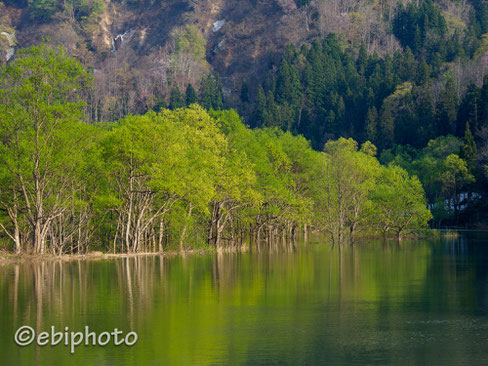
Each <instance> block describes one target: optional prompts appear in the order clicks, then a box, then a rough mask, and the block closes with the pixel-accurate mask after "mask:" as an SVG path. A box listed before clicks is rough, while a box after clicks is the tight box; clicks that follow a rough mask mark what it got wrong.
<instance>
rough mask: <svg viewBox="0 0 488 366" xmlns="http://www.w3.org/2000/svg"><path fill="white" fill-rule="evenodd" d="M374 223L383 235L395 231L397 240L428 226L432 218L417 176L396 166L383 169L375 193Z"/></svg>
mask: <svg viewBox="0 0 488 366" xmlns="http://www.w3.org/2000/svg"><path fill="white" fill-rule="evenodd" d="M372 201H373V205H374V215H373V219H374V221H375V222H376V223H377V225H378V229H379V230H380V231H382V232H383V233H385V235H386V233H387V232H388V231H390V230H391V231H393V232H394V233H395V234H396V236H397V238H398V239H401V237H402V236H403V235H404V234H405V233H408V232H409V231H412V230H418V229H419V228H422V227H425V226H427V223H428V222H429V221H430V220H431V219H432V214H431V213H430V211H429V210H428V209H427V207H426V203H427V201H426V199H425V193H424V190H423V188H422V184H421V183H420V181H419V180H418V178H417V177H416V176H413V177H409V175H408V173H407V172H406V171H405V170H404V169H402V168H400V167H397V166H394V165H391V166H389V167H387V168H383V169H382V173H381V176H380V178H379V180H378V183H377V185H376V186H375V189H374V191H373V192H372Z"/></svg>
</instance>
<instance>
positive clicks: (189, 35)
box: [174, 25, 207, 60]
mask: <svg viewBox="0 0 488 366" xmlns="http://www.w3.org/2000/svg"><path fill="white" fill-rule="evenodd" d="M174 38H175V54H176V55H181V54H183V53H187V54H190V55H192V56H193V57H194V58H195V59H196V60H204V59H205V47H206V44H207V42H206V41H205V38H204V37H203V35H202V33H201V32H200V31H199V30H198V28H197V26H196V25H186V26H185V27H184V28H183V29H181V30H179V31H177V32H175V34H174Z"/></svg>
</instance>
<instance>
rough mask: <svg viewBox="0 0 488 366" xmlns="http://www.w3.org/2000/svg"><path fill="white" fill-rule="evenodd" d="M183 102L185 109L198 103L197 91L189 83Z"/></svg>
mask: <svg viewBox="0 0 488 366" xmlns="http://www.w3.org/2000/svg"><path fill="white" fill-rule="evenodd" d="M185 101H186V106H187V107H188V106H189V105H190V104H194V103H198V95H197V91H196V90H195V88H194V87H193V85H191V84H190V83H188V86H187V87H186V93H185Z"/></svg>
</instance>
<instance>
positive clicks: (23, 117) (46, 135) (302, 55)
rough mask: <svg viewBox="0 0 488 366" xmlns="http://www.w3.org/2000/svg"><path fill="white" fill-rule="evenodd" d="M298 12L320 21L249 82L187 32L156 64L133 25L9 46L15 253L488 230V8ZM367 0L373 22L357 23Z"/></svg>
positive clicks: (7, 229)
mask: <svg viewBox="0 0 488 366" xmlns="http://www.w3.org/2000/svg"><path fill="white" fill-rule="evenodd" d="M295 3H296V9H295V10H289V13H288V14H290V15H289V16H290V17H292V15H291V14H294V15H293V16H297V17H298V16H301V15H303V14H306V15H307V19H310V22H311V23H310V32H312V31H313V24H315V23H314V21H315V20H316V22H317V24H318V25H319V30H320V34H321V35H322V36H321V37H318V36H315V35H314V36H313V37H312V36H310V37H309V39H308V40H307V41H304V42H298V41H296V42H293V43H290V44H288V46H286V47H283V50H282V52H281V53H279V56H278V57H275V58H274V59H273V58H270V59H268V60H267V62H269V64H266V65H264V66H263V70H265V72H264V74H263V75H258V76H256V75H257V74H256V75H252V77H250V78H249V79H248V78H246V77H245V75H244V76H243V77H241V74H237V73H236V74H235V75H232V76H231V77H229V76H227V77H221V75H220V73H219V72H217V71H216V69H215V68H213V66H212V65H211V64H210V63H209V62H210V61H211V57H213V56H211V55H212V54H214V53H215V52H217V51H216V49H215V47H214V48H212V50H211V52H210V51H209V44H208V42H209V39H210V38H209V36H208V34H205V33H204V32H203V31H202V30H201V28H199V27H198V25H196V24H186V25H184V26H182V27H177V28H175V30H174V31H173V32H172V33H171V41H170V42H169V43H168V44H167V45H165V46H164V47H159V49H158V51H157V55H156V56H154V55H152V56H151V55H148V56H138V57H137V58H136V54H135V53H134V52H135V51H134V50H133V49H132V48H131V46H130V41H124V39H126V38H127V39H130V37H132V36H133V33H131V31H127V32H128V33H127V32H126V33H121V34H119V35H118V36H117V37H115V38H114V39H113V41H112V43H111V47H112V48H111V50H110V52H109V53H103V52H98V51H96V45H95V44H94V43H93V44H91V45H89V47H88V48H83V47H81V46H79V47H78V46H76V47H77V48H76V49H73V48H72V47H71V48H70V47H67V48H62V47H58V46H54V45H53V43H56V42H52V41H50V40H49V39H46V40H45V41H46V42H45V43H42V45H41V46H33V47H30V48H27V49H19V50H17V49H15V48H11V50H12V52H14V51H15V55H14V56H13V58H12V59H11V60H10V61H8V62H5V63H3V65H2V66H1V72H0V83H1V84H2V85H1V86H0V89H1V90H0V97H1V100H0V103H1V106H0V108H1V110H0V124H1V130H0V138H1V143H2V144H1V149H2V150H1V163H2V165H1V169H2V171H1V175H0V179H1V180H2V181H1V182H0V186H1V191H0V229H1V233H0V235H1V238H2V240H3V241H4V242H5V243H7V244H5V245H7V247H9V248H10V247H11V248H12V250H14V251H16V252H24V251H33V252H36V253H43V252H46V251H50V252H53V253H66V252H69V253H83V252H86V251H87V250H88V249H89V248H90V249H92V250H95V249H99V250H103V251H111V252H137V251H162V250H165V249H167V248H178V249H180V250H184V249H185V248H196V247H200V246H205V245H207V246H208V245H210V246H213V247H238V246H240V245H242V244H243V243H261V242H263V241H267V242H273V241H277V240H278V239H279V240H282V241H284V242H286V241H287V240H290V239H292V238H295V236H296V235H298V234H300V235H303V234H305V235H306V233H308V231H311V230H312V231H318V230H319V231H322V232H325V233H327V235H328V236H329V237H330V238H331V240H332V241H333V242H342V241H345V240H349V241H354V240H356V239H357V238H358V237H361V236H364V235H383V236H395V237H397V238H402V237H403V236H406V235H408V234H409V233H410V232H416V231H418V230H419V229H420V228H424V227H427V226H430V227H434V228H453V227H454V228H456V227H467V228H483V227H486V223H487V222H488V200H486V196H487V194H488V76H487V75H486V65H487V60H488V59H487V53H488V38H487V34H488V5H487V4H486V3H485V2H483V1H477V0H473V1H470V2H469V3H465V4H464V3H463V4H457V3H450V2H441V1H431V0H423V1H420V2H408V1H407V2H399V3H398V4H396V5H395V6H393V5H392V4H390V2H385V3H381V4H377V3H376V2H367V3H366V2H365V3H364V4H362V5H361V7H360V9H356V7H354V6H353V5H352V4H349V3H347V4H349V5H350V6H349V7H348V8H347V13H344V14H347V19H346V18H344V19H343V22H338V17H339V15H340V14H336V12H337V11H338V10H337V9H340V7H338V8H334V9H335V10H334V9H332V8H331V7H328V6H326V4H324V3H323V2H314V1H312V2H310V1H296V2H295ZM5 4H7V6H9V4H10V3H9V2H6V3H5ZM137 4H138V3H137V2H131V3H130V4H127V5H126V6H127V7H128V8H130V7H133V8H134V9H136V8H137V6H139V5H137ZM334 4H335V2H334V1H332V2H331V4H329V5H331V6H332V5H334ZM336 5H337V4H336ZM343 5H344V4H343ZM124 6H125V5H124ZM193 6H194V12H195V14H194V15H195V16H196V15H197V13H198V11H197V9H198V6H197V5H196V4H193ZM201 6H202V9H204V10H205V7H204V6H203V5H201ZM243 6H244V5H243ZM260 6H261V5H260ZM287 6H288V8H289V9H292V8H293V6H290V5H289V4H288V5H287ZM357 6H359V5H357ZM324 7H325V8H324ZM363 7H364V8H363ZM0 8H2V9H4V8H5V5H3V3H0ZM25 9H27V10H26V11H27V13H26V14H27V15H28V17H29V18H30V19H31V20H30V21H31V22H33V23H36V24H39V25H41V24H50V23H49V22H59V21H60V19H61V20H62V19H64V16H65V15H66V14H68V13H69V14H68V15H70V19H71V21H70V22H74V23H73V24H75V23H76V24H78V25H79V27H81V28H80V29H84V32H85V33H86V32H88V29H92V28H93V24H94V22H96V19H98V18H97V17H98V16H100V14H102V12H103V11H107V9H105V8H104V5H103V4H101V3H99V2H79V1H72V2H65V3H64V4H61V3H59V2H57V1H32V2H29V3H28V4H27V5H26V8H25ZM104 9H105V10H104ZM68 10H69V11H68ZM204 10H201V11H202V12H204ZM343 10H344V9H343ZM359 10H361V11H362V12H363V13H364V14H370V12H372V11H374V14H376V15H379V18H378V19H380V20H378V19H376V18H375V17H372V19H373V20H372V23H368V24H366V23H364V24H363V23H362V21H360V19H362V18H361V17H359V13H357V12H356V13H355V12H354V11H359ZM324 12H325V13H324ZM5 14H7V13H5ZM188 14H189V13H188ZM198 14H199V13H198ZM202 14H203V13H202ZM300 14H301V15H300ZM324 14H326V15H327V16H328V18H327V19H325V20H324ZM341 14H342V13H341ZM371 14H372V13H371ZM200 15H201V14H200ZM6 16H7V18H8V14H7V15H2V17H3V18H2V17H0V18H1V19H0V21H3V20H2V19H6V18H5V17H6ZM341 16H342V15H341ZM358 17H359V18H358ZM297 19H298V18H297ZM314 19H315V20H314ZM334 19H335V21H336V22H335V23H334V22H333V20H334ZM341 19H342V18H341ZM358 19H359V20H358ZM375 19H376V20H375ZM200 20H201V19H200ZM326 20H327V21H326ZM62 21H63V22H64V21H65V20H62ZM375 22H377V23H375ZM249 25H250V26H251V25H252V24H249ZM222 26H224V25H222ZM2 27H3V28H2V29H3V30H4V31H3V33H2V34H7V35H10V38H9V42H10V43H9V45H10V46H9V47H16V43H15V42H16V40H15V37H14V32H13V30H12V29H10V28H6V27H5V26H4V25H2ZM90 27H92V28H90ZM354 27H356V28H354ZM224 29H226V28H225V26H224ZM134 32H135V31H134ZM212 32H214V33H215V32H217V33H218V31H217V30H215V29H214V30H213V31H212ZM226 32H229V30H227V31H226ZM134 34H135V33H134ZM311 34H312V33H311ZM358 34H362V35H365V36H364V37H363V36H361V37H358V36H357V35H358ZM366 36H367V37H366ZM124 37H126V38H124ZM134 37H136V36H134ZM0 40H2V38H1V37H0ZM256 41H257V40H256ZM12 42H13V43H12ZM124 42H126V43H124ZM127 42H129V43H127ZM58 43H63V42H58ZM77 44H78V43H77ZM219 45H220V43H219ZM2 47H3V46H2ZM5 47H7V46H5ZM219 47H221V46H219ZM222 47H223V46H222ZM96 52H98V55H99V56H100V55H105V56H104V57H106V59H105V60H104V61H103V62H102V63H100V62H99V63H97V64H94V63H93V62H92V61H90V60H93V58H94V55H95V54H96ZM11 57H12V56H11ZM134 60H137V62H135V61H134ZM131 62H135V65H134V66H130V63H131ZM248 66H250V65H248ZM252 67H254V66H252ZM252 70H254V69H252ZM231 82H232V83H233V89H232V88H230V89H229V83H231ZM235 90H237V92H235Z"/></svg>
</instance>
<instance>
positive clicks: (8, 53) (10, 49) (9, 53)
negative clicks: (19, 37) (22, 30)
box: [0, 31, 15, 62]
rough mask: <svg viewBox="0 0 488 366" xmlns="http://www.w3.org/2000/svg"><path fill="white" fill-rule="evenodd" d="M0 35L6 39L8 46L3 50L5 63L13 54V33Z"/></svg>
mask: <svg viewBox="0 0 488 366" xmlns="http://www.w3.org/2000/svg"><path fill="white" fill-rule="evenodd" d="M0 35H2V36H3V37H5V38H6V39H7V44H8V46H7V47H6V49H5V61H6V62H8V61H9V60H10V59H11V58H12V56H13V55H14V53H15V32H12V33H9V32H6V31H2V32H0Z"/></svg>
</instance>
